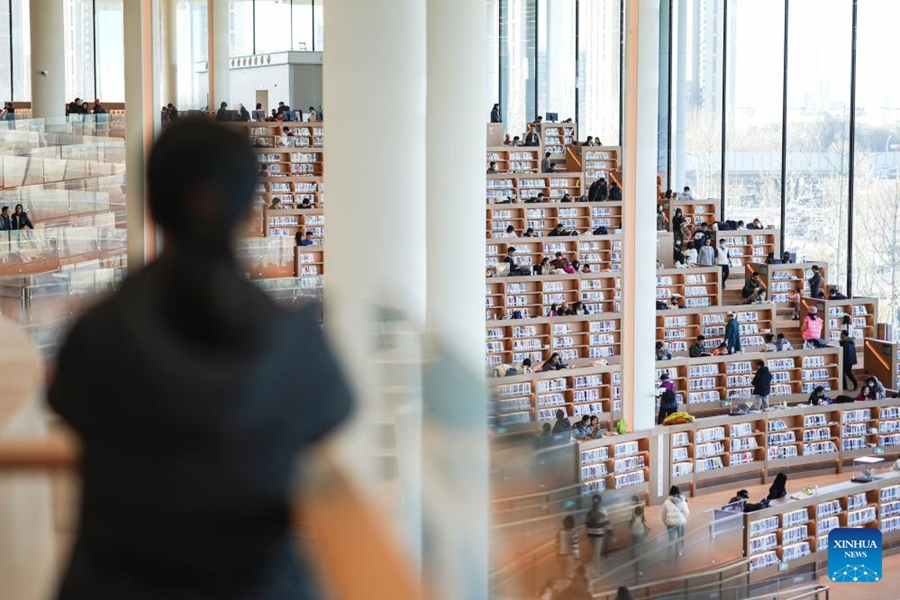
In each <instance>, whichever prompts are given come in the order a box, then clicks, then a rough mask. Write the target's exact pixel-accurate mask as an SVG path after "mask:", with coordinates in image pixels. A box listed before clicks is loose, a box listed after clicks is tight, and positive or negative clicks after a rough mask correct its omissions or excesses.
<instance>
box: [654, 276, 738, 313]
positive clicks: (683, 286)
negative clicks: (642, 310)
mask: <svg viewBox="0 0 900 600" xmlns="http://www.w3.org/2000/svg"><path fill="white" fill-rule="evenodd" d="M720 274H721V271H720V270H719V268H718V267H700V268H694V269H659V270H657V272H656V299H657V300H668V299H669V298H671V297H672V296H674V295H675V294H678V295H679V296H681V297H682V298H683V299H684V300H683V302H684V308H685V309H694V308H701V307H706V306H719V305H720V304H722V299H721V289H720V285H719V276H720Z"/></svg>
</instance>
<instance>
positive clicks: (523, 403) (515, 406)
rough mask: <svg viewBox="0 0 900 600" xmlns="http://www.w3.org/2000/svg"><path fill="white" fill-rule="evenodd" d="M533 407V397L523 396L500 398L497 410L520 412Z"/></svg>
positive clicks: (501, 411)
mask: <svg viewBox="0 0 900 600" xmlns="http://www.w3.org/2000/svg"><path fill="white" fill-rule="evenodd" d="M530 408H531V398H530V397H522V398H508V399H503V400H499V401H498V402H497V412H500V413H504V412H518V411H525V410H529V409H530Z"/></svg>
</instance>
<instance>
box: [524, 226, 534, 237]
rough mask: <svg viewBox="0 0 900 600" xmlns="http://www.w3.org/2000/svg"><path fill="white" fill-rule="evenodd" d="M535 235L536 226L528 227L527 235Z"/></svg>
mask: <svg viewBox="0 0 900 600" xmlns="http://www.w3.org/2000/svg"><path fill="white" fill-rule="evenodd" d="M533 235H534V228H533V227H529V228H528V229H526V230H525V237H531V236H533Z"/></svg>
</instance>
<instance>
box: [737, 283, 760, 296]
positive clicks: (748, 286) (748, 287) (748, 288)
mask: <svg viewBox="0 0 900 600" xmlns="http://www.w3.org/2000/svg"><path fill="white" fill-rule="evenodd" d="M761 285H762V284H761V283H757V284H756V285H754V284H753V280H752V279H748V280H747V282H746V283H745V284H744V287H742V288H741V297H743V298H749V297H750V296H752V295H753V290H755V289H756V288H758V287H760V286H761Z"/></svg>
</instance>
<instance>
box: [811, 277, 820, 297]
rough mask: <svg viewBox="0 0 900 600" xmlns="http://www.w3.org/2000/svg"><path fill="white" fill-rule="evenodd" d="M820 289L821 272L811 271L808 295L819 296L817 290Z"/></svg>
mask: <svg viewBox="0 0 900 600" xmlns="http://www.w3.org/2000/svg"><path fill="white" fill-rule="evenodd" d="M821 289H822V274H821V273H813V276H812V277H810V278H809V295H810V296H812V297H813V298H818V297H819V292H820V291H821Z"/></svg>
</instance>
